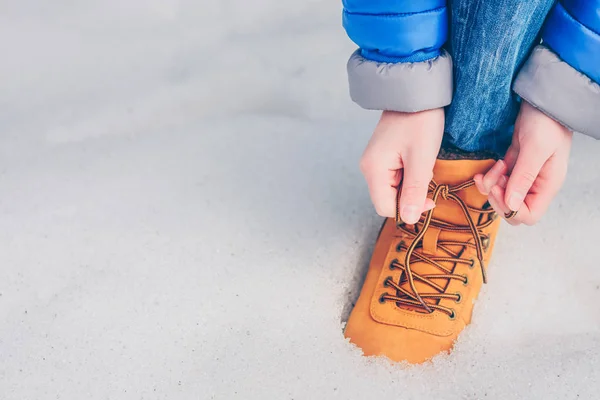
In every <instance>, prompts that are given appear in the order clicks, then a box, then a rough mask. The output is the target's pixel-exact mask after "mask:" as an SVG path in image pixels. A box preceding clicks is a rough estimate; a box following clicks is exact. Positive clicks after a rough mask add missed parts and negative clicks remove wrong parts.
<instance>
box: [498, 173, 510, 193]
mask: <svg viewBox="0 0 600 400" xmlns="http://www.w3.org/2000/svg"><path fill="white" fill-rule="evenodd" d="M507 184H508V176H506V175H500V178H498V183H497V185H498V186H500V189H502V190H506V185H507Z"/></svg>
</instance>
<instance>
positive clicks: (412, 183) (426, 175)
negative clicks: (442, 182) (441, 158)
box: [400, 156, 435, 224]
mask: <svg viewBox="0 0 600 400" xmlns="http://www.w3.org/2000/svg"><path fill="white" fill-rule="evenodd" d="M434 163H435V157H434V158H433V160H426V159H424V158H423V157H422V156H411V157H409V158H407V159H406V160H405V163H404V171H403V172H404V180H403V181H402V189H401V193H400V217H401V218H402V221H404V222H406V223H407V224H414V223H416V222H417V221H418V220H419V218H420V216H421V213H422V212H423V210H424V209H425V199H426V198H427V191H428V189H429V182H430V181H431V178H432V177H433V164H434Z"/></svg>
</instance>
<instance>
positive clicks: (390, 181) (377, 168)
mask: <svg viewBox="0 0 600 400" xmlns="http://www.w3.org/2000/svg"><path fill="white" fill-rule="evenodd" d="M361 170H362V172H363V175H364V176H365V180H366V181H367V186H368V187H369V195H370V196H371V201H372V202H373V205H374V206H375V211H377V214H379V215H381V216H382V217H389V218H394V217H395V216H396V195H397V192H398V189H397V186H398V184H399V182H400V180H401V178H402V171H401V170H389V169H388V168H386V167H385V164H384V163H380V162H374V163H368V162H365V161H364V160H363V161H361Z"/></svg>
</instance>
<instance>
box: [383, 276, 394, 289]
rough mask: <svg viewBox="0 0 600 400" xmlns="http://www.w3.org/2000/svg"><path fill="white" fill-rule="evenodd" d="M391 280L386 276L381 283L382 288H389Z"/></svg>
mask: <svg viewBox="0 0 600 400" xmlns="http://www.w3.org/2000/svg"><path fill="white" fill-rule="evenodd" d="M392 279H393V278H392V277H391V276H388V277H387V278H385V281H383V286H384V287H390V282H389V281H391V280H392Z"/></svg>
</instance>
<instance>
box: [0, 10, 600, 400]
mask: <svg viewBox="0 0 600 400" xmlns="http://www.w3.org/2000/svg"><path fill="white" fill-rule="evenodd" d="M340 8H341V7H340V4H338V2H337V1H333V0H327V1H326V0H311V1H296V0H295V1H292V0H288V1H282V0H260V1H259V0H253V1H243V0H209V1H207V0H204V1H197V0H195V1H193V0H152V1H149V0H128V1H119V0H110V1H109V0H104V1H100V0H96V1H87V2H81V1H79V2H76V1H69V0H55V1H52V2H42V1H39V0H37V1H35V0H20V1H18V2H17V1H13V2H3V4H1V5H0V15H1V16H0V53H1V54H2V56H1V57H2V61H1V62H0V76H1V77H2V79H1V80H0V398H1V399H2V400H29V399H32V400H45V399H68V400H75V399H236V398H239V399H296V400H298V399H334V398H339V399H386V398H389V399H433V398H439V399H483V398H488V399H509V398H524V399H531V398H544V399H546V398H556V399H561V398H565V399H575V398H581V399H591V398H596V397H597V393H598V390H599V389H600V266H599V265H598V259H597V253H596V250H597V249H598V241H599V239H598V235H599V233H598V228H597V227H598V226H600V205H599V204H600V179H599V178H598V173H599V171H600V144H599V143H597V142H595V141H593V140H590V139H587V138H584V137H581V136H578V137H577V140H576V142H575V146H574V149H573V156H572V162H571V169H570V173H569V178H568V182H567V183H566V185H565V188H564V190H563V191H562V192H561V194H560V195H559V197H558V199H557V200H556V201H555V203H554V204H553V206H552V208H551V210H550V211H549V212H548V214H547V216H546V217H545V219H544V220H543V222H541V223H540V224H539V225H537V226H535V227H533V228H516V229H515V228H511V227H509V226H504V227H503V232H502V235H501V236H500V238H499V240H498V244H497V249H496V254H495V258H494V259H493V262H492V265H491V266H490V272H489V278H490V279H489V281H490V282H489V284H488V285H487V286H486V287H485V288H484V290H483V292H482V294H481V296H480V300H479V302H478V305H477V307H476V310H475V316H474V323H473V324H472V325H471V326H470V327H469V328H468V329H467V330H466V331H465V333H464V334H463V335H462V336H461V337H460V339H459V341H458V344H457V349H456V351H454V352H453V353H452V354H451V355H450V356H443V357H439V358H437V359H435V360H434V361H433V362H432V363H430V364H426V365H423V366H416V367H408V366H404V365H391V364H390V363H388V362H386V361H385V360H384V359H373V358H365V357H362V356H361V355H360V350H358V349H357V348H355V347H353V346H352V345H350V344H349V343H347V342H346V341H345V340H344V339H343V336H342V323H343V320H344V318H345V317H346V316H347V314H348V312H349V309H350V307H351V302H352V301H353V300H354V299H355V298H356V296H357V293H358V290H359V288H360V283H361V282H360V281H361V277H362V275H363V274H364V271H365V267H366V264H367V262H368V259H369V252H370V248H371V246H372V243H373V240H374V237H375V235H376V232H377V229H378V227H379V224H380V219H379V218H378V217H376V216H375V213H374V211H373V209H372V207H371V205H370V201H369V198H368V195H367V191H366V187H365V184H364V182H363V180H362V177H361V176H360V173H359V171H358V168H357V160H358V157H359V156H360V153H361V151H362V148H363V147H364V145H365V143H366V140H367V139H368V136H369V134H370V130H371V129H372V127H373V124H374V121H375V119H376V115H375V114H374V113H369V112H366V111H362V110H360V109H358V107H356V106H355V105H353V104H352V103H351V102H350V100H349V99H348V95H347V87H346V76H345V69H344V66H345V61H346V58H347V56H348V54H349V53H350V52H351V51H352V50H353V45H352V44H351V43H350V42H349V40H348V39H347V38H346V37H345V34H344V32H343V30H342V29H341V27H340Z"/></svg>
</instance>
